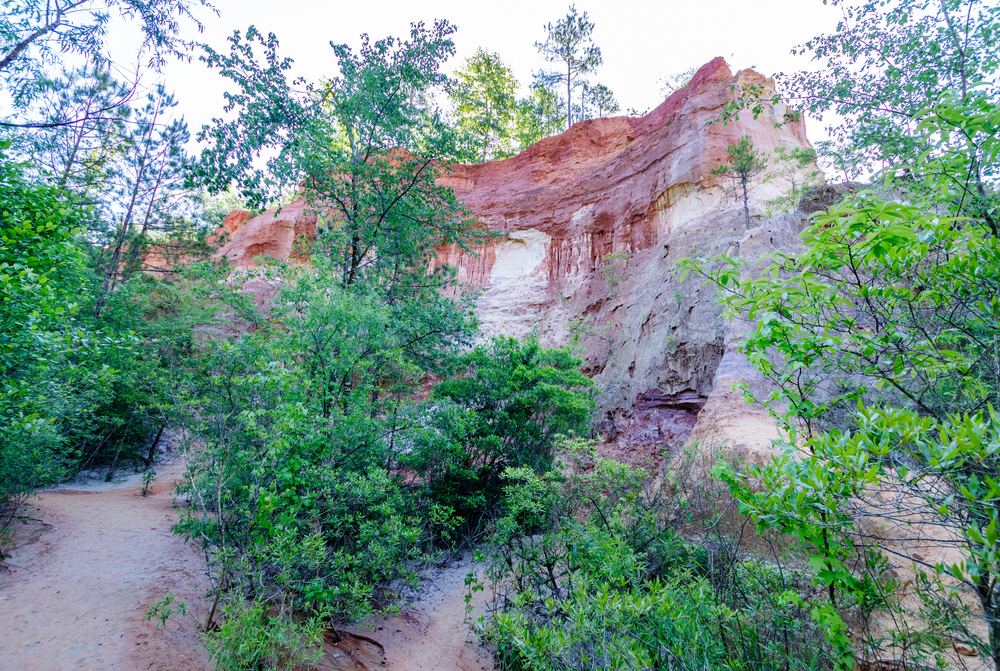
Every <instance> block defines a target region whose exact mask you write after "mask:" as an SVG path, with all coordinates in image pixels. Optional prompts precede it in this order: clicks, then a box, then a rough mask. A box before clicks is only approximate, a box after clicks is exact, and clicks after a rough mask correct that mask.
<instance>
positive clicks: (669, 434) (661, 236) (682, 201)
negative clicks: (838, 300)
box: [219, 58, 809, 461]
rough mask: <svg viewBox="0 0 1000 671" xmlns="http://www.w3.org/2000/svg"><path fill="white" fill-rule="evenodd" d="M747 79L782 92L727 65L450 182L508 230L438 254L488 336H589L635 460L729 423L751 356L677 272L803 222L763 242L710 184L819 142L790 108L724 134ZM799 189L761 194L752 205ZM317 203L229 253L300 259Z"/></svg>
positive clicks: (791, 221) (236, 259)
mask: <svg viewBox="0 0 1000 671" xmlns="http://www.w3.org/2000/svg"><path fill="white" fill-rule="evenodd" d="M746 82H752V83H755V84H761V85H763V86H764V87H765V89H766V90H771V91H773V87H774V82H773V80H770V79H766V78H764V77H763V76H762V75H760V74H758V73H756V72H754V71H752V70H742V71H740V72H738V73H736V74H735V75H733V74H732V73H731V72H730V70H729V68H728V66H727V65H726V63H725V61H724V60H723V59H722V58H716V59H714V60H712V61H711V62H709V63H708V64H706V65H704V66H703V67H702V68H701V69H700V70H699V71H698V72H697V74H696V75H695V76H694V78H693V79H692V81H691V83H690V84H689V85H688V87H687V88H684V89H680V90H678V91H675V92H674V93H673V94H672V95H671V96H670V97H669V98H667V99H666V100H665V101H664V102H663V103H662V104H661V105H660V106H659V107H657V108H656V109H654V110H653V111H651V112H650V113H649V114H647V115H645V116H644V117H641V118H632V117H613V118H607V119H592V120H588V121H581V122H579V123H576V124H574V125H573V126H572V127H571V128H570V129H569V130H568V131H566V132H565V133H562V134H560V135H556V136H552V137H549V138H545V139H543V140H541V141H540V142H538V143H536V144H535V145H533V146H531V147H529V148H528V149H526V150H525V151H524V152H522V153H521V154H519V155H517V156H515V157H513V158H510V159H506V160H503V161H494V162H490V163H483V164H478V165H459V166H455V167H454V170H453V171H451V172H450V173H449V174H447V175H445V176H443V177H442V178H441V179H440V183H442V184H445V185H448V186H451V187H452V188H453V189H454V190H455V193H456V194H457V196H458V197H459V199H460V200H462V201H463V202H464V203H465V204H466V205H468V206H469V208H470V209H471V210H472V212H473V213H474V214H475V215H476V217H477V218H478V220H479V221H480V223H481V224H483V225H484V226H486V227H488V228H490V229H491V230H494V231H503V232H505V235H504V236H503V237H502V238H501V239H499V240H497V241H496V242H494V243H492V244H490V245H489V246H488V247H486V248H484V249H481V250H480V251H479V253H478V255H476V256H475V257H470V256H468V255H465V254H462V253H461V252H460V250H458V249H457V248H455V247H449V248H443V249H440V250H438V252H439V253H438V261H437V262H438V263H440V264H444V263H447V264H449V265H453V266H455V267H457V269H458V278H459V281H461V282H463V283H466V284H468V285H472V286H474V287H476V288H479V289H481V290H482V294H481V298H480V300H479V302H478V305H477V314H478V316H479V321H480V326H481V329H482V332H483V334H484V336H490V335H493V334H498V333H504V334H508V335H512V336H516V337H524V336H526V335H528V334H529V333H537V334H538V335H539V337H540V338H541V339H542V341H543V343H544V344H547V345H562V344H565V343H566V342H568V341H569V340H570V339H571V338H573V337H574V335H575V336H576V337H577V339H578V341H579V342H581V343H582V344H583V346H584V349H585V350H586V355H585V367H586V370H587V372H588V373H589V374H590V375H592V376H593V377H594V379H595V382H597V384H598V386H599V388H600V389H601V390H602V393H601V396H600V399H599V405H600V409H601V412H602V420H601V423H600V430H601V432H602V435H605V437H607V438H608V439H613V440H614V441H616V442H617V443H621V444H628V445H633V446H644V447H642V449H639V448H638V447H637V448H636V450H637V452H636V453H642V454H647V455H648V456H650V457H651V458H653V459H654V461H655V460H656V459H657V458H658V457H657V455H658V454H659V452H660V451H662V450H661V449H660V448H661V447H662V446H663V445H664V444H666V443H676V442H677V441H682V440H683V439H684V438H685V437H686V435H687V433H688V432H690V429H691V425H692V424H693V423H694V422H693V419H692V418H693V416H694V414H695V413H697V412H698V408H700V407H702V405H704V407H705V410H704V411H702V413H701V415H702V416H703V417H704V416H706V413H708V414H710V415H713V416H717V417H719V416H721V415H720V412H722V413H723V414H724V410H720V408H719V407H718V403H714V404H713V402H712V400H711V399H708V397H709V395H710V394H712V393H713V389H716V372H717V370H718V369H719V363H720V362H721V361H723V359H724V356H726V357H730V358H732V357H734V356H735V357H738V356H739V355H738V352H736V351H735V345H734V343H735V339H736V337H737V335H738V334H737V333H736V332H735V331H733V330H732V329H728V330H727V328H726V327H725V325H724V324H723V321H722V319H721V318H720V314H719V309H718V308H717V307H716V305H715V300H714V293H713V291H712V290H710V289H708V288H706V287H704V286H702V284H703V282H702V280H701V279H699V278H696V277H688V278H687V279H686V280H685V281H684V282H680V281H679V278H678V276H677V272H676V262H677V261H678V260H679V259H681V258H684V257H688V256H693V255H694V256H709V255H711V254H715V253H720V252H726V251H727V250H729V252H730V253H731V254H740V255H742V256H746V254H744V253H743V252H741V245H743V246H744V247H745V250H752V252H749V253H752V254H762V253H766V252H767V251H772V250H774V249H775V248H777V247H779V246H782V245H794V244H795V239H796V234H797V232H798V231H799V230H800V229H801V226H802V218H801V217H794V216H793V217H785V218H778V219H777V220H773V221H764V220H763V218H762V216H761V215H760V214H759V213H755V215H754V226H755V228H754V231H753V232H749V233H748V232H747V231H746V225H745V223H744V219H743V213H742V205H741V204H740V203H738V202H737V201H736V199H735V198H734V197H733V194H732V193H731V190H727V188H726V186H727V185H726V184H723V182H722V181H721V180H722V179H723V178H721V177H719V176H716V175H712V174H711V170H712V169H713V168H715V167H717V166H718V165H720V164H721V163H723V162H727V146H728V145H729V144H734V143H736V142H738V140H739V138H740V137H741V136H742V135H745V134H749V135H751V136H752V138H753V140H754V144H755V146H756V148H757V149H760V150H764V151H766V152H772V151H773V150H774V149H775V148H777V147H787V148H796V147H808V146H809V142H808V140H807V139H806V134H805V127H804V123H803V122H802V121H794V122H791V123H784V124H783V125H781V126H780V127H776V125H777V124H779V122H783V121H784V114H785V111H786V108H785V107H784V106H783V105H780V104H779V105H778V106H775V107H771V106H766V107H765V109H764V112H763V114H761V115H760V116H759V117H758V118H757V119H756V120H754V119H753V118H752V115H750V114H744V115H741V117H740V119H739V120H738V121H737V120H733V121H730V122H729V123H728V125H725V126H724V125H722V124H718V123H713V124H711V125H709V122H710V121H713V120H714V119H716V118H717V117H718V115H719V113H720V112H721V111H722V108H723V106H724V105H725V103H726V102H727V101H728V100H729V99H730V98H731V96H732V91H733V88H734V87H738V86H740V85H741V84H743V83H746ZM787 186H788V184H787V183H783V182H782V180H777V179H775V180H771V181H769V182H768V183H766V184H758V185H757V186H756V188H755V190H754V192H753V193H752V194H751V208H752V209H757V208H758V206H759V204H760V203H761V202H763V201H765V200H768V199H770V198H774V197H776V196H778V195H780V194H782V193H783V191H784V190H785V189H787ZM303 208H304V203H303V201H302V200H298V201H296V202H295V203H293V204H292V205H290V206H286V207H285V208H283V209H282V211H281V213H280V214H279V215H277V216H275V215H274V213H272V212H268V213H265V214H263V215H260V216H258V217H255V218H254V219H251V220H250V221H248V222H247V223H246V224H245V225H244V227H243V228H242V229H241V230H239V231H238V232H237V233H236V234H235V235H234V236H233V238H232V240H231V241H230V243H229V244H227V245H226V246H225V247H224V248H223V249H222V250H220V252H219V254H220V255H225V256H226V257H227V258H228V259H229V260H230V261H231V262H232V263H234V264H235V265H237V266H248V265H251V264H252V263H253V261H252V259H253V258H254V257H255V256H257V255H258V254H261V253H267V254H270V255H272V256H277V257H281V256H287V255H288V254H289V252H290V250H291V242H292V240H293V239H294V237H295V236H296V235H297V234H299V233H306V234H308V233H309V232H310V231H312V230H314V228H315V221H314V220H312V219H309V218H308V217H307V216H306V215H305V213H304V212H303ZM762 231H763V232H762ZM611 254H613V255H614V256H611V257H609V255H611ZM626 264H627V265H626ZM730 369H731V367H730ZM730 386H731V385H730ZM706 399H707V403H706ZM727 403H728V402H727ZM685 413H687V415H685ZM755 421H756V420H755ZM699 425H701V422H699ZM747 426H749V425H747ZM702 429H704V427H702ZM697 430H698V429H696V431H697ZM730 433H731V432H730ZM751 442H752V443H753V445H754V447H755V448H756V447H757V446H759V445H765V444H766V443H767V441H766V440H765V439H764V438H762V439H761V440H759V441H751ZM647 448H648V449H647Z"/></svg>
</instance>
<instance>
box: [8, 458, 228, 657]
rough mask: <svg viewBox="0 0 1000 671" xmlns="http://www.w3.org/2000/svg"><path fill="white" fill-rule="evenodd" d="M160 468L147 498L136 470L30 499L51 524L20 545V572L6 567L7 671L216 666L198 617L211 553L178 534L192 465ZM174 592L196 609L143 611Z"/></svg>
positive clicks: (12, 562)
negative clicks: (180, 483) (113, 480)
mask: <svg viewBox="0 0 1000 671" xmlns="http://www.w3.org/2000/svg"><path fill="white" fill-rule="evenodd" d="M156 468H157V471H158V476H157V483H156V484H155V485H154V486H153V488H152V491H151V492H150V494H149V495H148V496H147V497H146V498H143V497H142V496H141V495H140V490H141V487H142V485H141V482H140V481H139V476H132V477H130V478H128V479H127V480H126V481H124V482H122V483H119V484H117V485H113V486H110V487H111V488H109V486H107V485H103V483H102V484H100V485H90V486H88V485H84V486H75V485H63V486H62V487H59V488H57V489H54V490H48V491H43V492H41V493H40V495H39V497H38V498H35V499H32V500H31V501H30V502H29V508H28V510H27V514H28V515H29V516H30V517H32V518H36V519H40V520H41V521H42V522H44V525H42V526H39V525H37V524H35V525H34V526H35V527H36V528H37V530H36V531H35V533H33V534H28V536H29V537H30V536H34V537H35V538H36V539H37V540H35V541H34V542H32V543H30V544H28V545H22V546H21V547H20V548H18V549H15V550H14V551H13V557H12V558H11V559H9V560H8V561H7V562H6V564H5V565H6V566H7V567H8V568H9V569H10V571H9V572H8V571H6V570H4V569H0V669H2V671H34V670H36V669H37V670H38V671H61V670H63V669H73V670H81V671H82V670H85V669H93V670H94V671H110V670H114V669H120V670H123V671H125V670H127V671H140V670H142V671H201V670H203V669H209V668H211V664H210V662H209V659H208V654H207V653H206V652H205V650H204V648H202V647H201V645H200V644H199V640H198V634H197V631H196V625H195V621H194V618H195V617H196V618H199V619H200V620H202V621H204V619H205V614H206V613H207V610H208V605H209V604H208V603H207V600H206V599H203V598H202V596H203V595H204V594H205V593H206V592H207V590H208V587H209V586H208V581H207V579H206V578H205V567H204V557H203V556H201V555H199V554H198V553H197V552H196V549H195V548H194V547H193V546H190V545H186V544H185V543H184V541H183V539H181V538H180V537H179V536H176V535H174V534H173V533H171V531H170V527H171V525H172V524H173V523H174V522H176V520H177V511H176V510H175V509H174V508H173V506H172V501H173V484H172V483H173V482H174V481H176V480H178V479H180V477H181V474H182V472H183V471H182V468H183V466H182V463H181V461H180V460H179V459H174V460H173V461H172V463H166V464H159V465H157V467H156ZM73 487H77V488H73ZM25 526H29V525H25ZM167 590H169V591H170V592H171V593H173V594H176V595H177V596H178V598H179V599H183V600H184V601H185V602H186V604H187V607H188V616H184V615H174V616H173V617H171V618H170V619H169V620H168V621H167V624H166V626H165V627H163V628H159V629H158V628H156V627H155V626H154V624H153V623H151V622H145V621H143V616H144V615H145V614H146V612H147V611H148V610H149V607H150V604H152V603H156V602H158V601H160V600H161V599H162V598H163V596H164V594H165V593H166V591H167Z"/></svg>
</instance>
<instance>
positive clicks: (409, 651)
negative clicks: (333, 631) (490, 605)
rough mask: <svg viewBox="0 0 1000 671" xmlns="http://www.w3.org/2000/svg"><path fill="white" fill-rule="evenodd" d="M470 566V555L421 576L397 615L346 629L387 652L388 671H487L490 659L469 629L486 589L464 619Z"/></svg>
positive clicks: (474, 599) (479, 611)
mask: <svg viewBox="0 0 1000 671" xmlns="http://www.w3.org/2000/svg"><path fill="white" fill-rule="evenodd" d="M472 568H476V569H477V570H481V569H482V565H479V566H478V567H473V565H472V561H471V558H470V556H466V557H465V558H464V559H463V560H462V561H459V562H456V563H454V564H451V565H449V566H447V567H443V568H432V569H431V570H429V571H428V572H426V573H425V574H424V575H422V576H421V588H420V596H419V597H418V598H417V599H416V600H415V601H414V602H413V603H412V604H411V607H409V608H404V609H403V612H402V614H401V615H399V616H396V617H390V618H386V619H382V618H372V619H371V620H369V625H370V627H355V628H350V629H349V630H350V631H352V632H356V633H358V634H361V635H363V636H367V637H370V638H372V639H373V640H376V641H378V642H379V643H380V644H381V645H382V647H383V648H385V666H386V668H387V669H388V670H389V671H431V670H440V671H489V670H490V669H493V668H494V666H493V657H492V655H491V654H490V653H489V652H488V651H486V650H484V649H483V648H482V647H481V646H480V645H479V640H478V638H477V637H476V636H475V635H473V633H472V632H471V630H470V628H469V622H473V621H475V619H476V618H478V617H479V615H480V614H482V612H483V610H484V609H485V607H486V602H487V594H488V593H489V590H488V589H487V590H484V591H480V592H476V593H475V594H473V595H472V601H471V605H472V607H473V611H472V613H471V614H470V615H469V616H468V618H469V619H468V621H466V611H465V606H466V604H465V595H466V594H467V593H468V588H467V587H466V585H465V576H466V575H468V573H469V570H470V569H472Z"/></svg>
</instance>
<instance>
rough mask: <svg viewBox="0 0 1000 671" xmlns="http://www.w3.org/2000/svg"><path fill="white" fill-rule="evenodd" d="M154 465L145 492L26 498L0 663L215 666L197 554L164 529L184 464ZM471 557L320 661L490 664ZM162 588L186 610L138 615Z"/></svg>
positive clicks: (458, 669)
mask: <svg viewBox="0 0 1000 671" xmlns="http://www.w3.org/2000/svg"><path fill="white" fill-rule="evenodd" d="M156 469H157V471H158V475H157V483H156V484H155V485H154V486H153V488H152V490H151V492H150V493H149V495H148V496H147V497H146V498H143V497H142V496H141V495H140V491H141V488H142V483H141V481H140V476H139V475H132V476H129V477H126V478H123V479H120V480H119V481H117V482H114V483H105V482H103V479H96V480H94V479H88V478H87V477H82V478H78V479H77V480H76V481H74V482H71V483H67V484H64V485H61V486H60V487H57V488H54V489H51V490H46V491H43V492H41V493H40V494H39V496H38V497H36V498H34V499H32V500H31V501H30V502H29V505H28V506H27V508H26V510H25V511H24V513H23V515H24V518H23V519H21V520H19V521H18V528H17V535H16V541H15V549H14V550H13V552H12V554H13V556H12V557H11V558H10V559H8V560H7V561H6V562H5V563H4V565H3V568H0V671H36V670H37V671H62V670H63V669H67V670H68V669H73V670H80V671H85V670H93V671H113V670H121V671H203V670H208V669H211V668H212V664H211V662H210V660H209V658H208V654H207V653H206V652H205V650H204V648H203V647H202V646H201V644H200V639H199V635H198V631H197V625H196V620H197V621H201V622H203V621H204V620H205V615H206V613H207V611H208V607H209V605H210V600H209V599H206V598H204V595H205V594H206V593H207V592H208V591H209V584H208V581H207V579H206V578H205V567H204V557H203V555H201V554H199V553H198V552H197V551H196V549H195V548H194V547H193V546H191V545H187V544H185V543H184V541H183V540H182V539H181V538H180V537H178V536H175V535H174V534H172V533H171V531H170V527H171V525H172V524H173V523H174V522H175V521H176V520H177V517H178V514H177V510H176V509H175V508H174V507H173V484H172V483H173V482H175V481H176V480H178V479H180V478H181V476H182V473H183V465H182V462H181V461H180V459H179V458H174V459H173V460H172V461H170V460H168V461H167V463H161V464H158V465H157V467H156ZM474 568H476V567H473V565H472V563H471V560H470V559H469V558H468V557H466V558H465V559H463V560H461V561H458V562H454V563H452V564H450V565H448V566H444V567H439V568H431V569H430V570H429V571H427V572H426V573H425V575H424V576H423V579H422V585H421V588H420V590H419V592H418V594H417V595H416V596H415V598H414V600H413V601H412V603H411V604H410V606H409V607H406V608H404V609H403V612H402V614H401V615H399V616H395V617H390V618H381V617H376V618H372V619H371V620H370V621H369V622H368V623H366V624H363V625H360V626H357V627H353V628H350V631H351V632H353V633H355V634H357V635H358V638H357V639H353V640H345V641H344V642H343V643H341V644H332V645H330V644H328V645H326V646H324V648H325V650H326V652H327V655H328V656H327V658H326V659H324V660H323V661H322V662H321V663H320V664H319V665H317V668H318V669H321V670H323V671H325V670H326V669H331V670H338V671H339V670H342V669H360V670H365V669H370V670H374V669H379V670H380V671H381V670H382V669H387V670H388V671H418V670H420V671H428V670H431V669H439V670H441V671H487V670H489V669H493V663H492V657H491V655H490V654H489V653H488V652H487V651H485V650H483V649H482V648H481V647H480V646H479V644H478V640H477V639H476V637H475V636H474V635H473V634H472V633H471V630H470V628H469V623H470V622H472V621H474V619H475V618H476V617H478V616H479V614H480V613H482V611H483V609H484V607H485V604H486V600H487V596H486V595H487V593H488V590H487V591H482V592H477V593H476V594H474V595H473V601H472V605H473V607H474V611H473V613H472V614H471V615H468V614H467V613H466V610H465V606H466V604H465V598H464V597H465V594H466V593H467V589H468V588H467V587H466V586H465V576H466V575H467V574H468V572H469V570H470V569H474ZM478 568H481V567H478ZM168 590H169V591H170V592H171V593H172V594H175V595H176V596H177V598H178V599H183V600H184V602H185V603H186V605H187V609H188V614H187V615H181V614H177V615H174V616H173V617H171V618H170V619H169V620H168V621H167V624H166V626H165V627H162V628H157V627H156V626H154V623H153V622H148V621H144V620H143V616H144V615H145V614H146V613H147V611H148V610H149V607H150V605H151V604H153V603H156V602H158V601H160V600H161V599H162V598H163V596H164V594H166V592H167V591H168ZM368 642H370V643H371V644H369V643H368ZM373 644H377V645H373ZM352 646H353V647H352Z"/></svg>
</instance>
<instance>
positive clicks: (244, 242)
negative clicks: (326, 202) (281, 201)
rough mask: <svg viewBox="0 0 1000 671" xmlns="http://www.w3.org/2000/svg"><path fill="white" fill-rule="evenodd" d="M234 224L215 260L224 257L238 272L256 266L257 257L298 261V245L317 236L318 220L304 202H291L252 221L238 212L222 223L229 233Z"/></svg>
mask: <svg viewBox="0 0 1000 671" xmlns="http://www.w3.org/2000/svg"><path fill="white" fill-rule="evenodd" d="M241 214H242V216H240V215H241ZM234 215H236V216H234ZM231 217H232V218H233V219H232V220H231V219H230V218H231ZM243 217H245V218H243ZM241 219H242V221H241ZM231 221H232V222H233V223H234V224H235V227H234V229H233V230H232V231H231V232H232V236H231V237H230V238H229V241H228V242H227V243H225V244H224V245H223V246H222V248H220V249H219V250H218V251H217V252H216V253H215V254H214V256H215V258H222V257H225V258H226V259H227V260H228V261H229V263H230V264H232V265H234V266H236V267H237V268H249V267H252V266H254V265H256V263H257V259H258V257H266V256H270V257H272V258H275V259H288V258H296V257H297V256H298V254H297V251H296V242H298V241H299V240H300V239H302V238H306V239H308V238H311V237H312V236H314V235H316V216H315V215H314V214H313V213H312V212H310V211H309V207H308V205H307V203H306V201H305V199H303V198H299V199H296V200H294V201H292V202H291V203H289V204H288V205H285V206H284V207H282V208H281V209H280V210H268V211H267V212H265V213H263V214H259V215H257V216H256V217H253V218H252V219H251V218H250V216H249V213H247V212H245V211H243V210H235V211H234V212H231V213H230V214H229V215H228V216H227V217H226V219H225V221H223V224H222V225H223V228H225V229H226V230H227V231H229V228H228V227H227V226H226V225H227V223H230V222H231Z"/></svg>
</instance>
